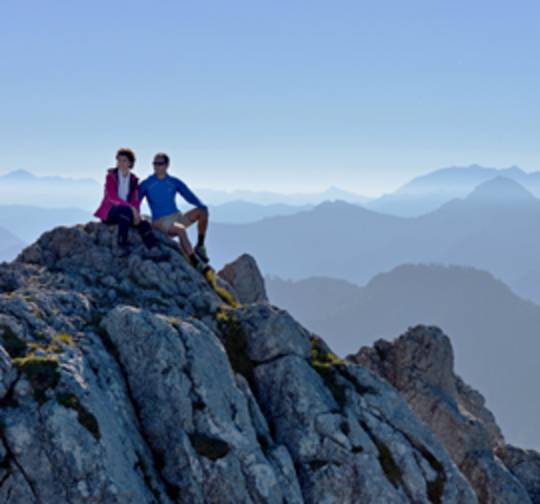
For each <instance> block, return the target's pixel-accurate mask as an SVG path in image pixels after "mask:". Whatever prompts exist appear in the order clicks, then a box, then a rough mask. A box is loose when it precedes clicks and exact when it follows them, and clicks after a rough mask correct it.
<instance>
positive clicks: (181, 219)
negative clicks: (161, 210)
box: [153, 212, 193, 234]
mask: <svg viewBox="0 0 540 504" xmlns="http://www.w3.org/2000/svg"><path fill="white" fill-rule="evenodd" d="M175 224H181V225H182V226H184V227H186V228H187V227H189V226H191V224H193V222H192V221H191V220H189V217H187V216H186V215H185V214H183V213H182V212H176V213H173V214H171V215H166V216H165V217H161V219H158V220H157V221H154V223H153V226H154V227H155V228H157V229H159V230H160V231H161V232H163V233H165V234H167V233H168V232H169V230H170V229H171V227H172V226H174V225H175Z"/></svg>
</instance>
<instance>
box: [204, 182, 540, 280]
mask: <svg viewBox="0 0 540 504" xmlns="http://www.w3.org/2000/svg"><path fill="white" fill-rule="evenodd" d="M539 222H540V200H538V199H536V198H535V197H534V196H532V195H531V194H530V193H529V192H528V191H527V190H525V189H524V188H523V187H522V186H521V185H519V184H518V183H517V182H515V181H513V180H511V179H508V178H503V177H497V178H495V179H492V180H489V181H487V182H484V183H483V184H481V185H480V186H479V187H477V188H476V189H475V190H474V191H473V192H472V193H471V194H469V195H468V196H467V197H466V198H464V199H458V200H453V201H451V202H449V203H446V204H445V205H443V206H442V207H441V208H439V209H438V210H436V211H434V212H431V213H429V214H427V215H424V216H421V217H417V218H402V217H395V216H390V215H385V214H381V213H377V212H373V211H371V210H367V209H365V208H362V207H359V206H356V205H351V204H348V203H344V202H335V203H323V204H321V205H319V206H317V207H315V208H314V209H313V210H309V211H304V212H300V213H297V214H294V215H290V216H281V217H273V218H269V219H265V220H263V221H260V222H257V223H251V224H238V225H231V224H218V223H214V225H213V226H212V233H211V235H210V236H209V243H210V248H211V250H212V252H213V257H214V260H215V262H216V264H217V265H218V266H219V265H220V264H223V263H225V262H227V261H228V260H230V258H231V257H236V256H238V255H239V254H240V253H243V252H248V253H251V254H253V255H254V256H255V257H257V258H258V260H259V264H260V265H261V267H262V269H263V271H264V272H265V273H266V274H274V275H279V276H281V277H285V278H292V279H302V278H307V277H311V276H328V277H333V278H341V279H345V280H350V281H352V282H353V283H359V284H363V283H365V282H367V281H368V280H369V279H370V278H371V277H372V276H373V275H375V274H377V273H379V272H381V271H388V270H390V269H392V268H394V267H395V266H398V265H400V264H403V263H431V262H436V263H442V264H457V265H465V266H474V267H477V268H480V269H484V270H487V271H489V272H491V273H493V274H494V275H496V276H497V277H498V278H501V279H502V280H504V281H505V282H507V283H508V284H509V285H510V286H512V287H514V288H517V283H518V279H519V285H520V286H521V287H523V278H524V276H526V275H530V274H531V273H532V272H536V271H540V233H539V232H538V231H537V230H538V226H539ZM514 281H515V282H516V286H514V283H513V282H514Z"/></svg>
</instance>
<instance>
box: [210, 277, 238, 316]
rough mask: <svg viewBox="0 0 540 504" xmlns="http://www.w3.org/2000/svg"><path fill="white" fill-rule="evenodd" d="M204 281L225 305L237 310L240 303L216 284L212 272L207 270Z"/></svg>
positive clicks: (230, 293)
mask: <svg viewBox="0 0 540 504" xmlns="http://www.w3.org/2000/svg"><path fill="white" fill-rule="evenodd" d="M206 280H207V282H208V283H209V284H210V287H212V289H213V290H214V292H215V293H216V294H217V295H218V296H219V297H220V298H221V299H222V300H223V301H224V302H225V303H227V304H228V305H229V306H230V307H231V308H239V307H240V303H239V302H238V300H237V299H236V298H235V297H234V295H233V294H232V292H229V291H228V290H227V289H225V288H224V287H220V286H219V285H218V283H217V278H216V274H215V272H214V271H212V270H209V271H208V272H207V273H206Z"/></svg>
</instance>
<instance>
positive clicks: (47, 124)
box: [0, 0, 540, 196]
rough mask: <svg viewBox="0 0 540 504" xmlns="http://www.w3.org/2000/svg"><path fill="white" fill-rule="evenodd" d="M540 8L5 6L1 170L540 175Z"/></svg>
mask: <svg viewBox="0 0 540 504" xmlns="http://www.w3.org/2000/svg"><path fill="white" fill-rule="evenodd" d="M539 19H540V4H539V3H538V2H533V1H519V0H517V1H514V2H507V1H504V2H503V1H499V0H491V1H485V0H475V1H470V0H467V1H464V0H451V1H450V0H448V1H446V0H429V1H428V0H408V1H407V2H404V1H403V0H379V1H378V2H375V1H363V0H333V1H331V2H330V1H320V0H309V1H307V0H287V1H284V0H273V1H263V0H228V1H225V0H212V1H210V0H209V1H205V0H200V1H197V2H196V1H193V0H191V1H183V0H174V1H173V0H154V1H140V0H131V1H129V2H128V1H124V0H115V1H114V2H111V1H107V2H105V1H102V0H93V1H92V2H82V1H78V2H77V1H62V0H47V1H46V2H45V1H43V0H39V1H37V0H0V173H2V172H6V171H9V170H14V169H26V170H30V171H32V172H33V173H35V174H39V175H45V174H55V175H63V176H71V177H92V178H95V179H97V180H100V179H101V178H102V177H103V174H104V171H105V169H106V168H107V167H110V166H112V165H113V163H114V153H115V151H116V149H117V148H118V147H122V146H128V147H131V148H133V149H134V150H135V152H136V154H137V157H138V161H137V165H136V167H135V168H136V172H137V173H139V174H141V175H146V174H147V173H148V172H149V170H150V163H151V159H152V155H153V154H154V153H155V152H157V151H165V152H167V153H169V154H170V156H171V159H172V170H173V171H174V173H175V174H177V175H178V176H181V177H182V178H183V179H184V180H186V181H187V182H189V183H190V184H191V185H193V186H194V187H204V188H213V189H226V190H231V189H253V190H264V189H267V190H273V191H281V192H293V191H306V192H307V191H316V190H321V189H324V188H326V187H328V186H331V185H333V186H339V187H342V188H345V189H349V190H352V191H356V192H359V193H362V194H365V195H369V196H375V195H378V194H380V193H383V192H390V191H392V190H394V189H396V188H397V187H398V186H400V185H401V184H403V183H405V182H407V181H408V180H410V179H411V178H412V177H414V176H417V175H420V174H423V173H426V172H429V171H432V170H434V169H437V168H441V167H445V166H453V165H468V164H472V163H478V164H481V165H486V166H495V167H507V166H510V165H518V166H520V167H521V168H523V169H524V170H526V171H533V170H536V169H540V143H539V139H540V96H539V91H538V90H539V89H540V58H539V57H538V54H539V49H540V30H539V29H538V20H539Z"/></svg>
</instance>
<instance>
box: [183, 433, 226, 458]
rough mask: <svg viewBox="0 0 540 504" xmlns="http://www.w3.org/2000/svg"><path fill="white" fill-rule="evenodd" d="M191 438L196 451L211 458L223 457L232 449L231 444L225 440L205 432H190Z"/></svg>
mask: <svg viewBox="0 0 540 504" xmlns="http://www.w3.org/2000/svg"><path fill="white" fill-rule="evenodd" d="M189 439H190V441H191V444H192V446H193V448H194V449H195V451H196V452H197V453H198V454H199V455H201V456H202V457H205V458H207V459H210V460H218V459H221V458H223V457H225V456H226V455H227V454H228V453H229V451H230V448H229V445H228V444H227V443H226V442H225V441H222V440H221V439H216V438H212V437H209V436H206V435H204V434H190V435H189Z"/></svg>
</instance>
